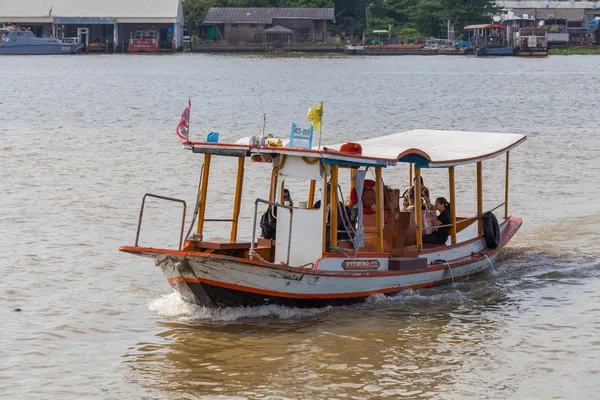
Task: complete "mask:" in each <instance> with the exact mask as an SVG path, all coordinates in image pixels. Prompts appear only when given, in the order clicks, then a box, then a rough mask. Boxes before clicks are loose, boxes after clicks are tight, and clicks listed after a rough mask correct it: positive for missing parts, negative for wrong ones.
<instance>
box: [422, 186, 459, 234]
mask: <svg viewBox="0 0 600 400" xmlns="http://www.w3.org/2000/svg"><path fill="white" fill-rule="evenodd" d="M435 209H436V210H437V211H439V212H440V215H438V216H437V218H436V219H435V221H434V227H435V226H439V225H450V224H451V223H452V221H451V219H450V203H448V201H447V200H446V199H445V198H443V197H438V198H437V199H435ZM450 228H451V227H450V226H444V227H441V228H434V229H433V232H432V233H430V234H429V235H425V234H424V235H423V243H433V244H446V241H447V240H448V235H450Z"/></svg>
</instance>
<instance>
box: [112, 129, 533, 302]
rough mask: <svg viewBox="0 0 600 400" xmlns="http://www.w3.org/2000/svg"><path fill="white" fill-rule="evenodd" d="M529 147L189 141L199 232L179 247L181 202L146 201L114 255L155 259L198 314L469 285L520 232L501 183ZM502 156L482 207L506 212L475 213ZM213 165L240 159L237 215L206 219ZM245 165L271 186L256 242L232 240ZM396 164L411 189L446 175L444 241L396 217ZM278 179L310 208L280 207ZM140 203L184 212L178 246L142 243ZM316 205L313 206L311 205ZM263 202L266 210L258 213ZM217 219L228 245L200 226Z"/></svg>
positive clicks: (506, 138)
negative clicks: (195, 161)
mask: <svg viewBox="0 0 600 400" xmlns="http://www.w3.org/2000/svg"><path fill="white" fill-rule="evenodd" d="M525 140H526V136H525V135H521V134H501V133H485V132H458V131H436V130H413V131H408V132H402V133H398V134H393V135H389V136H383V137H376V138H371V139H366V140H359V141H356V142H349V143H341V144H337V145H331V146H325V147H321V148H320V149H317V148H314V147H312V146H307V148H297V147H294V146H295V144H294V143H297V142H298V141H297V140H296V142H293V140H292V141H290V143H288V144H286V141H283V140H267V141H265V140H264V139H263V140H260V141H259V140H257V139H256V138H255V137H252V138H245V139H241V140H239V141H238V142H236V143H218V142H215V141H214V140H212V141H207V142H186V143H184V148H185V149H186V150H188V151H192V152H193V153H195V154H204V164H203V168H202V172H201V184H200V185H199V201H198V202H197V207H196V208H197V212H195V213H194V216H195V219H197V224H196V222H192V226H195V227H196V232H195V234H193V235H190V236H188V237H187V239H186V240H185V241H183V232H184V223H185V202H184V201H183V200H178V199H172V198H167V197H161V196H156V195H152V194H147V195H146V196H144V200H143V201H142V208H141V210H140V219H139V222H138V231H137V236H136V240H135V245H133V246H122V247H120V250H121V251H124V252H127V253H131V254H135V255H139V256H142V257H148V258H151V259H153V260H154V263H155V264H156V266H158V267H159V268H160V269H161V271H162V273H163V275H164V277H165V278H166V279H167V280H168V282H169V283H170V284H171V286H172V288H173V289H174V290H175V291H176V292H177V293H179V295H180V296H181V298H182V299H183V300H185V301H187V302H190V303H195V304H200V305H205V306H254V305H263V304H282V305H288V306H299V307H319V306H325V305H332V304H333V305H337V304H349V303H356V302H360V301H363V300H365V299H366V298H367V297H369V296H371V295H376V294H384V295H392V294H394V293H397V292H399V291H402V290H405V289H410V288H423V287H428V286H433V285H439V284H443V283H448V282H451V281H456V280H460V279H465V278H468V277H470V276H473V275H475V274H478V273H481V272H483V271H486V270H487V269H489V268H491V267H492V262H493V260H494V259H495V257H496V256H497V255H498V253H499V251H500V250H501V249H502V248H504V247H505V246H506V245H507V244H508V242H509V241H510V239H511V238H512V237H513V235H515V233H516V232H517V230H518V229H519V227H520V226H521V224H522V220H521V219H519V218H517V217H514V216H511V215H510V214H509V211H508V176H509V151H511V150H512V149H513V148H515V147H516V146H518V145H520V144H521V143H523V142H524V141H525ZM440 143H443V146H442V145H440ZM502 155H505V157H506V177H505V179H506V187H505V198H504V202H502V203H501V204H500V205H499V206H497V207H496V208H495V209H493V210H490V211H495V212H497V213H498V212H499V211H503V212H500V214H501V215H499V216H498V217H497V219H496V217H495V215H494V214H493V213H492V212H485V213H484V210H483V200H482V193H483V189H482V188H483V178H482V168H483V163H484V162H485V161H487V160H489V159H492V158H495V157H499V156H502ZM213 157H222V158H225V159H229V160H231V162H232V163H237V181H236V182H237V183H236V188H235V193H234V194H233V195H232V197H233V204H234V205H233V210H232V213H231V216H227V217H226V218H224V219H216V218H215V217H214V216H212V215H213V212H212V211H211V204H209V203H207V201H206V199H207V193H208V191H209V189H210V188H211V185H212V184H218V180H217V181H216V182H214V183H210V182H209V177H210V172H211V171H210V170H211V163H212V158H213ZM248 159H249V160H251V162H258V163H263V164H266V167H267V168H265V181H264V182H265V192H266V190H267V186H268V187H269V198H268V199H260V198H257V199H255V200H254V216H253V221H254V225H253V230H252V237H248V238H243V239H242V238H239V237H238V222H239V214H240V209H241V199H242V192H243V187H244V169H245V165H246V162H247V160H248ZM402 164H404V165H408V166H409V168H407V171H409V173H408V174H407V175H409V176H408V179H407V180H408V181H409V182H413V181H414V182H415V187H414V190H415V193H421V184H420V179H418V178H419V177H420V176H422V175H421V172H422V171H423V170H426V169H428V168H445V169H447V170H448V179H449V199H450V203H451V210H450V215H451V224H449V225H448V226H449V227H450V234H449V237H448V239H447V242H446V243H445V244H440V245H430V244H424V243H423V239H422V233H423V232H424V231H426V230H427V228H426V226H425V225H424V220H425V218H424V213H426V212H427V211H424V210H423V209H422V207H415V208H414V209H413V210H412V211H405V210H403V209H402V208H401V206H400V204H401V201H400V199H401V196H400V193H401V188H390V187H388V186H386V185H385V184H390V183H391V181H385V183H384V175H385V171H386V170H387V169H389V168H394V167H396V166H398V165H402ZM217 165H223V164H222V163H219V164H217ZM459 165H460V166H463V165H473V167H474V168H476V170H477V210H476V212H475V213H474V214H472V215H461V214H457V213H456V212H455V211H454V210H456V207H455V206H456V201H455V184H454V182H455V167H456V166H459ZM343 171H346V173H347V172H350V173H351V174H350V175H351V176H352V177H353V178H352V180H351V182H350V187H351V189H350V195H349V196H348V195H346V196H347V197H350V198H351V199H352V201H351V204H354V203H355V204H354V206H353V207H352V208H351V211H352V210H355V211H357V213H358V216H357V217H356V218H355V219H351V218H350V217H348V213H347V211H348V209H346V207H343V206H342V205H340V203H339V202H340V201H341V202H343V201H344V198H343V197H344V196H343V192H342V190H341V189H340V188H339V186H338V185H339V183H340V176H342V172H343ZM367 172H368V173H373V175H374V178H373V179H372V180H369V179H366V178H365V176H366V174H367ZM413 173H414V180H413V179H412V178H413ZM286 179H287V180H288V182H290V181H291V180H292V179H296V180H297V179H300V180H303V181H305V184H306V185H307V186H306V187H308V188H309V189H308V190H307V193H305V196H306V197H305V199H306V200H307V201H306V203H305V202H298V204H297V205H291V204H290V203H289V202H286V201H284V199H283V197H282V195H281V191H282V190H283V188H284V182H283V181H285V180H286ZM278 182H279V184H278ZM317 186H320V188H321V190H320V195H317V193H319V191H317V190H316V188H317ZM331 188H334V189H335V188H338V190H331ZM402 189H404V188H402ZM293 193H294V194H295V195H296V196H298V195H299V193H298V192H293ZM148 196H153V197H158V198H160V199H163V200H170V201H177V202H180V203H182V204H183V205H184V207H183V208H184V212H183V217H182V220H181V233H180V238H179V248H178V249H176V250H173V249H166V248H150V247H143V246H140V245H139V243H138V240H139V232H140V226H141V222H142V216H143V212H144V201H145V199H146V197H148ZM315 199H317V200H320V201H319V202H317V203H314V201H315ZM296 200H298V199H297V198H296ZM326 204H338V205H339V207H327V206H326ZM342 204H343V203H342ZM259 205H261V206H264V207H270V208H268V209H267V212H266V213H265V214H262V211H261V212H259V209H258V207H259ZM275 209H276V210H277V212H276V215H275V212H274V211H273V210H275ZM261 214H262V215H263V216H266V217H267V219H270V218H271V217H275V216H276V218H274V220H275V221H276V222H275V225H274V226H273V227H274V228H276V239H270V238H257V237H256V236H257V235H256V231H257V229H256V228H257V223H258V221H259V220H260V219H261V217H260V215H261ZM207 215H210V218H207V217H206V216H207ZM223 221H226V222H231V233H230V238H229V240H226V241H223V240H214V239H211V238H208V237H205V236H204V227H205V225H206V224H207V223H213V222H223ZM340 221H342V222H343V226H342V228H340V227H339V226H340ZM263 222H264V221H263ZM263 226H264V225H263ZM448 226H445V227H448ZM442 227H444V226H439V227H438V229H439V228H442ZM190 230H191V228H190ZM264 236H268V235H264ZM182 242H184V243H183V244H182Z"/></svg>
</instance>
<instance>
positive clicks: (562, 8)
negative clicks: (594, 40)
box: [496, 0, 600, 44]
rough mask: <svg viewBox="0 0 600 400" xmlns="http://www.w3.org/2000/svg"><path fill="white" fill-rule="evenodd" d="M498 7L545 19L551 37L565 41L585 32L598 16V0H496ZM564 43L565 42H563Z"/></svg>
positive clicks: (599, 14)
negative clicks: (563, 38)
mask: <svg viewBox="0 0 600 400" xmlns="http://www.w3.org/2000/svg"><path fill="white" fill-rule="evenodd" d="M496 4H497V5H498V7H500V8H501V9H503V10H505V11H510V12H512V13H514V14H515V15H517V16H518V17H524V16H526V17H527V18H533V19H535V20H536V21H541V20H543V21H545V25H546V26H548V30H549V41H550V42H552V37H553V36H556V37H560V36H561V35H563V36H565V37H566V42H568V41H569V37H570V38H571V41H573V39H574V38H577V37H580V36H581V35H585V34H587V31H588V24H589V23H590V22H591V21H593V20H594V18H596V17H599V16H600V2H594V1H544V2H540V1H514V0H513V1H505V0H498V1H496ZM565 44H566V43H565Z"/></svg>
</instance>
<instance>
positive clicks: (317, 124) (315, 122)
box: [306, 101, 323, 132]
mask: <svg viewBox="0 0 600 400" xmlns="http://www.w3.org/2000/svg"><path fill="white" fill-rule="evenodd" d="M306 118H308V119H309V120H310V123H311V124H312V126H313V127H314V128H315V129H316V130H318V131H319V132H321V120H322V119H323V102H322V101H321V102H319V103H317V104H316V105H315V106H314V107H311V108H309V109H308V114H306Z"/></svg>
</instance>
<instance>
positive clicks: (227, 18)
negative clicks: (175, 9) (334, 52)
mask: <svg viewBox="0 0 600 400" xmlns="http://www.w3.org/2000/svg"><path fill="white" fill-rule="evenodd" d="M330 22H331V23H335V13H334V9H333V8H259V7H251V8H220V7H212V8H210V9H209V10H208V13H207V15H206V18H205V19H204V22H203V23H202V26H203V27H204V28H205V33H206V39H207V40H208V41H224V42H228V43H232V44H233V43H240V42H243V43H251V44H252V43H253V44H261V45H262V44H268V43H272V44H282V43H286V44H297V43H327V42H328V41H329V35H328V33H327V23H330Z"/></svg>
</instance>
